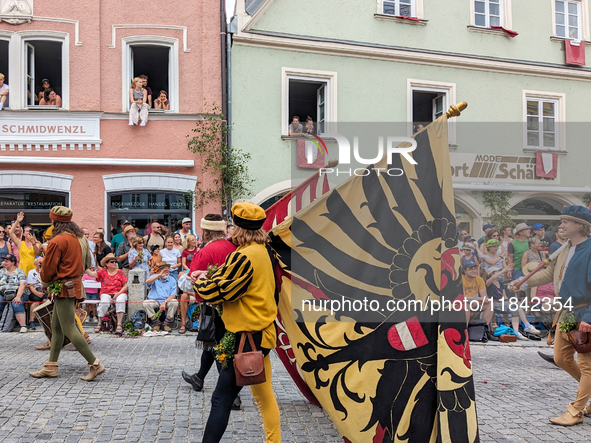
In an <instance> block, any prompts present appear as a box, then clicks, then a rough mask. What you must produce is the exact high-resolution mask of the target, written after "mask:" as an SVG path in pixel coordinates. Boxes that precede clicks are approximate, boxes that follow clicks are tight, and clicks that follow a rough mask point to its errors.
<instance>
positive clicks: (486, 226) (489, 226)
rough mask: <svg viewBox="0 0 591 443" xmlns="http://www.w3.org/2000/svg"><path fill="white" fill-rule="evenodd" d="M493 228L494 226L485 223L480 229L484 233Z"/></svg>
mask: <svg viewBox="0 0 591 443" xmlns="http://www.w3.org/2000/svg"><path fill="white" fill-rule="evenodd" d="M494 227H495V225H491V224H490V223H487V224H486V225H484V226H483V227H482V230H483V231H486V230H487V229H489V228H494Z"/></svg>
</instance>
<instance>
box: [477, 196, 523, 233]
mask: <svg viewBox="0 0 591 443" xmlns="http://www.w3.org/2000/svg"><path fill="white" fill-rule="evenodd" d="M510 197H511V193H510V192H507V191H484V192H483V203H484V206H486V207H487V208H488V209H489V211H490V223H491V224H493V225H495V227H496V228H497V229H501V227H503V226H511V227H514V226H515V222H514V221H513V220H512V219H511V217H512V216H515V215H518V212H517V211H515V210H513V209H511V205H510V204H509V198H510Z"/></svg>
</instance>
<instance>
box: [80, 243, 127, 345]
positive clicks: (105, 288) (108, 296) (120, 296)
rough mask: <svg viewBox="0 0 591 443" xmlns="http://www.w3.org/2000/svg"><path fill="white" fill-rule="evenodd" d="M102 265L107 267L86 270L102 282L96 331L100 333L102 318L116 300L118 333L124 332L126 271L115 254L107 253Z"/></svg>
mask: <svg viewBox="0 0 591 443" xmlns="http://www.w3.org/2000/svg"><path fill="white" fill-rule="evenodd" d="M101 266H102V267H103V268H105V269H99V270H98V271H91V270H90V269H88V270H86V273H87V274H88V275H90V276H91V277H94V278H96V281H98V282H99V283H100V284H101V294H100V298H101V301H100V303H99V305H98V308H97V316H98V325H97V327H96V329H95V330H94V332H95V333H96V334H98V333H99V332H101V320H102V318H103V317H104V316H105V315H106V314H107V311H108V310H109V306H110V305H111V303H113V300H115V311H116V312H117V330H116V331H115V333H116V334H118V335H122V334H123V326H122V322H123V316H124V315H125V302H127V277H125V273H124V272H123V271H122V270H121V269H119V266H118V265H117V259H116V258H115V256H114V255H113V254H107V256H106V257H105V258H103V259H102V260H101Z"/></svg>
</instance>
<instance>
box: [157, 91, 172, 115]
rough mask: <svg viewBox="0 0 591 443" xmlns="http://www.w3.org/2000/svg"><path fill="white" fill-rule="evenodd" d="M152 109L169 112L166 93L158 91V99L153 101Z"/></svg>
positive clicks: (168, 101)
mask: <svg viewBox="0 0 591 443" xmlns="http://www.w3.org/2000/svg"><path fill="white" fill-rule="evenodd" d="M154 109H164V110H165V111H170V100H168V95H167V94H166V91H160V94H158V98H157V99H156V100H154Z"/></svg>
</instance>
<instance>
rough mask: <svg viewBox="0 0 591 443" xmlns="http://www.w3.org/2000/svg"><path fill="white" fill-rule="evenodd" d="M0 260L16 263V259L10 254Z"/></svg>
mask: <svg viewBox="0 0 591 443" xmlns="http://www.w3.org/2000/svg"><path fill="white" fill-rule="evenodd" d="M0 258H2V260H10V261H11V262H13V263H16V257H15V256H14V255H12V254H6V255H4V256H2V257H0Z"/></svg>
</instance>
